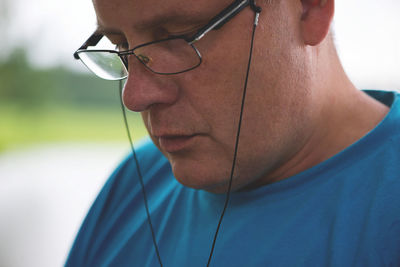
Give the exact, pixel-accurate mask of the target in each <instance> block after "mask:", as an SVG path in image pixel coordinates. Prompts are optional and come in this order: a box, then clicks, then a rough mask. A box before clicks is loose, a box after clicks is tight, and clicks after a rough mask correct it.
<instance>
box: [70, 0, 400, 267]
mask: <svg viewBox="0 0 400 267" xmlns="http://www.w3.org/2000/svg"><path fill="white" fill-rule="evenodd" d="M93 3H94V8H95V10H96V14H97V19H98V25H99V27H98V29H97V31H96V33H95V34H94V35H93V36H92V37H91V38H90V39H89V40H88V41H87V42H86V43H85V44H84V45H83V46H82V47H81V49H79V50H78V51H77V53H76V54H75V57H76V58H80V59H82V61H84V63H85V64H86V65H87V66H88V67H89V68H90V69H91V70H92V71H94V72H95V73H96V74H97V75H99V76H100V77H103V78H106V79H114V80H117V79H122V78H126V83H125V87H124V91H123V96H122V98H123V102H124V105H125V107H127V108H128V109H130V110H132V111H135V112H141V114H142V117H143V121H144V123H145V125H146V127H147V129H148V132H149V135H150V137H151V139H152V142H153V143H154V145H155V146H154V145H153V144H152V143H151V142H149V141H145V142H144V143H143V144H142V145H141V146H140V147H139V148H138V149H137V151H136V154H133V157H129V158H128V159H127V160H126V161H124V162H123V163H122V164H121V165H120V167H119V168H118V169H117V170H116V171H115V172H114V174H113V175H112V177H111V178H110V180H109V181H108V182H107V184H106V185H105V187H104V188H103V190H102V192H101V193H100V195H99V197H98V198H97V200H96V201H95V203H94V205H93V207H92V209H91V211H90V212H89V214H88V216H87V218H86V220H85V222H84V224H83V226H82V228H81V230H80V233H79V235H78V237H77V240H76V241H75V244H74V247H73V249H72V251H71V253H70V255H69V259H68V261H67V266H397V265H400V197H399V195H400V167H399V163H400V153H399V151H400V145H399V139H400V129H399V126H398V125H400V124H399V123H400V107H399V105H400V104H399V100H398V98H399V96H398V94H396V93H392V92H385V93H384V92H378V91H369V92H367V93H366V92H363V91H359V90H358V89H356V88H355V87H354V85H353V84H352V83H351V82H350V80H349V79H348V77H347V76H346V74H345V73H344V71H343V68H342V67H341V64H340V62H339V59H338V56H337V54H336V51H335V47H334V44H333V41H332V34H331V33H330V32H329V29H330V25H331V21H332V17H333V13H334V0H272V1H261V0H259V1H258V2H257V3H255V2H254V1H246V0H237V1H232V0H221V1H212V0H201V1H183V0H169V1H156V0H146V1H139V0H132V1H126V0H113V1H107V0H94V1H93ZM257 22H258V26H255V25H257ZM253 34H254V35H253ZM103 35H104V36H106V37H107V38H108V39H109V40H110V41H112V42H113V43H114V44H115V45H117V47H118V49H119V52H114V51H111V52H108V54H107V55H105V54H104V51H101V50H94V51H89V50H87V49H88V47H89V46H91V45H93V46H95V45H96V44H97V42H98V41H99V40H100V39H101V38H102V37H103ZM253 41H254V43H253ZM116 58H117V59H116ZM119 58H121V60H120V59H119ZM100 59H101V60H100ZM104 59H106V60H107V62H109V64H108V65H107V64H103V63H102V62H103V61H102V60H104ZM99 62H100V63H99ZM243 103H244V104H243ZM136 163H137V164H136ZM138 168H139V169H138ZM141 179H143V183H144V187H143V188H142V187H141V185H140V181H141ZM177 181H178V182H179V183H178V182H177ZM142 190H143V191H142ZM230 192H232V193H230ZM224 193H227V194H228V198H227V199H228V201H227V202H225V194H224ZM143 196H144V198H143ZM224 203H225V204H226V205H227V208H226V209H225V208H224V209H223V206H224ZM146 213H148V214H147V215H146ZM221 213H222V215H221ZM218 221H219V224H218V227H217V223H218ZM216 229H218V230H217V231H216Z"/></svg>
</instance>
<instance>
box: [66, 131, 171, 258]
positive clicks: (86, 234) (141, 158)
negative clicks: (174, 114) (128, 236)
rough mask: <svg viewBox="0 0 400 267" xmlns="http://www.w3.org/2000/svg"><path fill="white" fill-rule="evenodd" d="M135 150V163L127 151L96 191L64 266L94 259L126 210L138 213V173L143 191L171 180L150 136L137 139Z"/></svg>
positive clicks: (116, 229)
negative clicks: (138, 140)
mask: <svg viewBox="0 0 400 267" xmlns="http://www.w3.org/2000/svg"><path fill="white" fill-rule="evenodd" d="M135 152H136V156H137V160H138V164H136V162H135V159H134V156H133V154H132V153H131V154H129V155H128V156H127V157H126V158H125V159H124V160H123V161H122V162H121V163H120V165H119V166H118V167H117V168H116V170H115V171H114V172H113V174H112V175H111V176H110V178H109V179H108V180H107V182H106V184H105V185H104V186H103V188H102V190H101V191H100V193H99V194H98V196H97V198H96V200H95V201H94V203H93V205H92V207H91V208H90V210H89V212H88V214H87V215H86V218H85V220H84V222H83V224H82V226H81V228H80V230H79V233H78V235H77V237H76V239H75V242H74V245H73V247H72V249H71V251H70V254H69V257H68V260H67V264H66V266H84V265H85V262H88V261H89V262H90V261H92V260H94V259H95V258H96V257H97V256H99V255H100V254H101V253H102V251H103V250H102V247H101V246H104V244H106V243H107V242H110V240H109V239H108V238H109V236H108V233H109V231H110V229H113V231H114V232H115V231H121V229H124V227H125V225H124V224H125V221H126V218H125V216H126V214H131V215H132V214H133V215H134V214H141V213H140V212H141V211H138V210H137V209H140V208H141V207H142V206H143V204H142V203H141V201H142V195H141V192H142V188H141V182H140V178H139V173H140V175H141V176H142V179H143V182H144V184H145V186H146V192H154V190H162V188H163V186H164V185H165V183H172V182H171V181H174V179H168V178H170V175H172V174H171V170H170V165H169V163H168V161H167V160H166V158H165V157H164V156H163V155H162V153H161V152H160V151H159V150H158V149H157V147H156V146H155V145H154V144H153V143H152V142H151V140H150V139H146V140H143V141H142V142H140V143H139V144H138V145H137V146H136V147H135ZM157 188H158V189H157ZM133 215H132V216H133ZM121 218H124V219H121ZM99 252H101V253H100V254H99ZM103 252H104V251H103ZM105 256H107V255H106V254H104V257H105Z"/></svg>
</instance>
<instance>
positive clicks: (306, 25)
mask: <svg viewBox="0 0 400 267" xmlns="http://www.w3.org/2000/svg"><path fill="white" fill-rule="evenodd" d="M301 3H302V6H303V15H302V17H301V33H302V36H303V40H304V43H305V44H306V45H311V46H315V45H318V44H319V43H321V42H322V41H323V40H324V39H325V37H326V36H327V34H328V32H329V28H330V25H331V22H332V19H333V14H334V12H335V0H301Z"/></svg>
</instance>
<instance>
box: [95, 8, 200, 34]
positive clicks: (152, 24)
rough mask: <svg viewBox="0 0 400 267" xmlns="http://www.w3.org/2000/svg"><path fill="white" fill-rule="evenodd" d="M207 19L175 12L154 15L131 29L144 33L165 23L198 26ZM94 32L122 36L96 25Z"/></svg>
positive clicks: (111, 29) (117, 32)
mask: <svg viewBox="0 0 400 267" xmlns="http://www.w3.org/2000/svg"><path fill="white" fill-rule="evenodd" d="M206 22H207V19H206V18H202V17H199V16H196V17H195V19H194V16H193V15H190V14H185V15H184V14H177V13H176V12H172V13H168V14H162V15H156V16H153V17H151V18H147V19H144V20H141V21H140V22H139V23H137V24H135V25H133V28H134V29H136V30H139V31H144V30H148V29H154V28H156V27H159V26H161V25H165V24H167V23H171V24H181V25H188V24H192V25H195V24H199V23H206ZM96 32H98V33H101V34H103V35H123V33H122V31H120V30H118V29H114V28H108V27H106V26H104V25H101V24H99V23H97V29H96Z"/></svg>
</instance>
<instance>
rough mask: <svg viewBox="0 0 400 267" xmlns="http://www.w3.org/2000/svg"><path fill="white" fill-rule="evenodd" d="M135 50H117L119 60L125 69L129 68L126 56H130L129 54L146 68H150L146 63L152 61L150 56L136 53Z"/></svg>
mask: <svg viewBox="0 0 400 267" xmlns="http://www.w3.org/2000/svg"><path fill="white" fill-rule="evenodd" d="M135 50H136V49H132V50H127V51H122V52H118V56H119V57H120V58H121V61H122V63H123V64H124V65H125V67H126V69H127V70H129V68H128V65H129V61H128V56H130V55H132V56H134V57H135V58H136V59H137V60H139V62H140V63H142V64H143V65H144V66H145V67H146V68H147V69H150V68H149V67H148V64H149V63H150V62H151V61H152V59H151V57H149V56H147V55H145V54H136V53H135ZM150 70H151V69H150Z"/></svg>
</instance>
